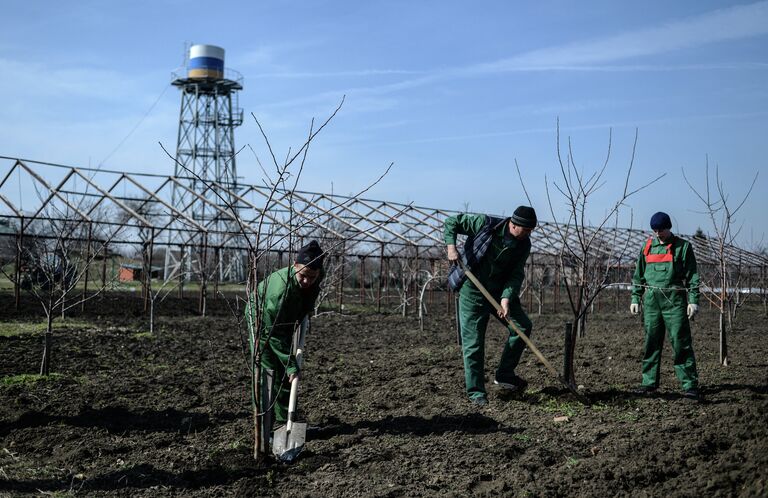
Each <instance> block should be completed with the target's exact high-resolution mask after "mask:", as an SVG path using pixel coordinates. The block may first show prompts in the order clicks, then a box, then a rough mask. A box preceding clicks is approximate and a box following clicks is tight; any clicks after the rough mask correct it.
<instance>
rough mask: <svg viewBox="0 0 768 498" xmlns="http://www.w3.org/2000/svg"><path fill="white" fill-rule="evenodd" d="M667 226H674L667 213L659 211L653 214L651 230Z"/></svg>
mask: <svg viewBox="0 0 768 498" xmlns="http://www.w3.org/2000/svg"><path fill="white" fill-rule="evenodd" d="M665 228H672V220H670V219H669V215H668V214H667V213H662V212H661V211H659V212H658V213H656V214H654V215H653V216H651V230H664V229H665Z"/></svg>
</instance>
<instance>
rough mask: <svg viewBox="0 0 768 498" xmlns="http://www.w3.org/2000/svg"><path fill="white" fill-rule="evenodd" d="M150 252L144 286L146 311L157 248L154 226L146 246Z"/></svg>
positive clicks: (147, 257)
mask: <svg viewBox="0 0 768 498" xmlns="http://www.w3.org/2000/svg"><path fill="white" fill-rule="evenodd" d="M146 247H147V249H148V251H147V252H148V253H147V256H146V258H145V259H146V260H147V272H146V275H145V282H146V286H145V288H144V313H146V312H147V311H148V310H149V299H150V298H149V295H150V293H151V292H152V253H153V252H154V250H155V228H154V227H152V228H151V229H150V231H149V244H148V245H147V246H146Z"/></svg>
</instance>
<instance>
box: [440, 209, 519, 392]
mask: <svg viewBox="0 0 768 498" xmlns="http://www.w3.org/2000/svg"><path fill="white" fill-rule="evenodd" d="M485 220H486V217H485V216H484V215H470V214H459V215H456V216H451V217H449V218H447V219H446V220H445V230H444V234H443V238H444V241H445V243H446V244H456V234H465V235H475V234H477V233H478V232H479V231H480V230H481V229H482V228H483V225H484V224H485ZM521 248H522V250H521ZM529 254H530V243H529V242H528V241H519V240H517V239H516V238H514V237H513V236H512V235H511V234H510V233H509V229H508V224H507V223H504V224H503V225H502V226H501V227H500V228H499V230H498V231H497V232H496V233H494V235H493V239H492V240H491V244H490V246H489V247H488V250H487V251H486V253H485V256H484V257H483V259H482V260H481V261H480V262H479V264H478V266H477V267H476V268H475V269H474V270H473V272H472V273H473V274H474V275H475V276H476V277H477V279H478V280H479V281H480V283H481V284H483V286H484V287H485V288H486V289H487V290H488V292H489V293H490V294H491V295H492V296H493V297H494V298H495V299H496V300H497V301H499V300H500V299H501V298H509V316H510V319H511V320H512V321H513V322H514V323H515V325H517V326H518V327H520V330H523V331H524V333H525V334H526V335H527V336H528V337H530V336H531V329H532V327H533V324H532V323H531V320H530V319H529V318H528V315H526V314H525V312H524V311H523V308H522V306H521V304H520V298H519V296H518V294H520V286H521V285H522V283H523V279H524V278H525V262H526V260H527V259H528V255H529ZM491 314H493V315H496V310H495V309H494V308H493V306H492V305H491V304H490V303H489V302H488V300H487V299H485V297H484V296H483V294H482V293H481V292H480V290H479V289H478V288H477V287H475V285H474V284H473V283H472V282H471V281H470V280H467V281H466V282H464V284H463V285H462V286H461V290H460V291H459V323H460V326H461V347H462V353H463V357H464V380H465V382H466V386H467V394H468V395H469V397H470V398H476V397H481V396H485V393H486V391H485V329H486V327H487V325H488V319H489V318H490V315H491ZM524 349H525V344H524V342H523V340H522V339H520V337H519V336H518V335H517V334H513V333H511V332H510V335H509V338H508V339H507V341H506V342H505V344H504V350H503V352H502V354H501V361H500V362H499V367H498V369H497V370H496V380H498V381H500V382H511V381H513V380H514V378H515V367H517V364H518V362H519V361H520V355H522V353H523V350H524Z"/></svg>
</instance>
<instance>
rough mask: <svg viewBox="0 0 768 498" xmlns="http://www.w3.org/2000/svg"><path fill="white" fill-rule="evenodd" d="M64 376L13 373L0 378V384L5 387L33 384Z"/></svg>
mask: <svg viewBox="0 0 768 498" xmlns="http://www.w3.org/2000/svg"><path fill="white" fill-rule="evenodd" d="M62 377H64V376H63V375H61V374H57V373H52V374H50V375H38V374H21V375H12V376H9V377H3V378H2V379H0V384H2V385H3V386H5V387H10V386H18V385H32V384H36V383H38V382H48V381H52V380H56V379H60V378H62Z"/></svg>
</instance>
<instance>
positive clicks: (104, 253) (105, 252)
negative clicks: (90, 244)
mask: <svg viewBox="0 0 768 498" xmlns="http://www.w3.org/2000/svg"><path fill="white" fill-rule="evenodd" d="M108 255H109V250H108V249H107V243H106V242H105V243H104V246H103V249H102V256H103V260H102V262H101V288H102V289H104V288H105V287H106V286H107V257H108ZM102 295H103V294H102Z"/></svg>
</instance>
